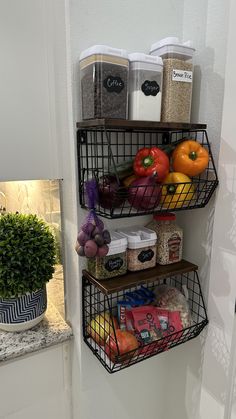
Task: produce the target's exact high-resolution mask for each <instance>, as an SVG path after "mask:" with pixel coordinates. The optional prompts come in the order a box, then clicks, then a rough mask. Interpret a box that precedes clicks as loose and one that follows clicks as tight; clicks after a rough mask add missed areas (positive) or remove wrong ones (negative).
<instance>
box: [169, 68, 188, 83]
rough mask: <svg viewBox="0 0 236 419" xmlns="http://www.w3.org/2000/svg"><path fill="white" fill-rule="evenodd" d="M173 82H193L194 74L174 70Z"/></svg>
mask: <svg viewBox="0 0 236 419" xmlns="http://www.w3.org/2000/svg"><path fill="white" fill-rule="evenodd" d="M172 81H183V82H185V83H192V82H193V72H192V71H185V70H172Z"/></svg>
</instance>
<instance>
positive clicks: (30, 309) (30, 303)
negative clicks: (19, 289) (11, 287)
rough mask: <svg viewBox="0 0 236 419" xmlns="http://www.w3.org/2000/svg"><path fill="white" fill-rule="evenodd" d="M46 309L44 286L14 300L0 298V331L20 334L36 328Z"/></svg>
mask: <svg viewBox="0 0 236 419" xmlns="http://www.w3.org/2000/svg"><path fill="white" fill-rule="evenodd" d="M46 309H47V291H46V286H45V287H44V288H42V289H40V290H37V291H34V292H32V293H26V294H24V295H21V296H18V297H15V298H9V299H6V298H0V329H2V330H4V331H7V332H21V331H23V330H27V329H30V328H32V327H33V326H36V325H37V324H38V323H39V322H40V321H41V320H42V319H43V317H44V314H45V311H46Z"/></svg>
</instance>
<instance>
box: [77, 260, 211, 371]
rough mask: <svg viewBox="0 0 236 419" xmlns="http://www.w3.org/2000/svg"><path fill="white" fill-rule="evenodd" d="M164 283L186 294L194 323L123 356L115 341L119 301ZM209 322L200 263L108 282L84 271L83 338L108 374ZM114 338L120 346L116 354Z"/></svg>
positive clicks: (165, 347)
mask: <svg viewBox="0 0 236 419" xmlns="http://www.w3.org/2000/svg"><path fill="white" fill-rule="evenodd" d="M161 284H167V285H169V286H172V287H176V288H178V290H180V291H181V292H182V293H184V294H185V296H186V297H187V300H188V304H189V309H190V312H191V325H190V326H189V327H186V328H183V329H181V330H178V332H174V333H173V332H172V331H171V330H169V331H168V333H165V336H163V337H161V338H159V339H158V340H154V341H152V342H151V343H147V344H142V346H140V347H139V348H138V349H135V350H131V351H128V352H126V353H123V354H122V355H121V354H120V353H119V347H118V345H117V340H116V329H117V327H118V326H117V321H116V318H117V301H120V300H122V299H124V295H125V293H126V292H127V291H134V290H138V289H139V288H140V287H141V286H145V287H147V288H148V289H150V290H153V289H154V287H156V286H158V285H161ZM104 313H107V314H106V315H104ZM207 323H208V319H207V314H206V309H205V304H204V301H203V296H202V292H201V287H200V283H199V277H198V273H197V266H196V265H193V264H191V263H189V262H187V261H181V262H179V263H175V264H173V265H169V266H166V267H163V266H162V267H161V266H157V267H155V268H153V269H148V270H146V271H141V272H135V273H130V274H127V275H125V276H122V277H119V278H116V279H113V280H107V281H97V280H96V279H95V278H94V277H92V276H91V275H90V274H89V273H88V272H87V271H83V335H84V341H85V343H86V344H87V345H88V347H89V348H90V349H91V351H92V352H93V353H94V355H95V356H96V357H97V358H98V360H99V361H100V362H101V364H102V365H103V366H104V367H105V368H106V370H107V371H108V372H109V373H114V372H116V371H119V370H121V369H124V368H127V367H129V366H131V365H133V364H136V363H138V362H141V361H143V360H145V359H147V358H150V357H152V356H154V355H157V354H159V353H161V352H164V351H167V350H169V349H171V348H174V347H175V346H177V345H181V344H182V343H185V342H187V341H189V340H190V339H193V338H195V337H196V336H198V335H199V334H200V333H201V331H202V330H203V328H204V327H205V326H206V325H207ZM109 335H112V336H113V339H112V340H111V339H107V337H108V336H109ZM105 340H106V341H107V343H106V342H105ZM114 341H115V346H116V347H117V350H116V351H115V356H114ZM111 343H113V352H112V353H113V356H112V357H111V356H108V355H107V354H111V351H110V350H111V348H110V347H109V345H110V344H111Z"/></svg>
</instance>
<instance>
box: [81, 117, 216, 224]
mask: <svg viewBox="0 0 236 419" xmlns="http://www.w3.org/2000/svg"><path fill="white" fill-rule="evenodd" d="M77 127H78V137H77V138H78V141H77V145H78V175H79V193H80V204H81V206H82V207H83V208H87V203H86V196H85V182H86V181H88V180H91V179H94V178H95V179H96V180H97V184H98V185H99V184H102V185H103V188H104V187H105V186H104V176H112V177H113V179H115V181H116V182H118V183H119V188H117V189H115V190H114V187H112V186H109V185H108V186H107V185H106V192H107V193H108V196H111V197H112V199H110V200H109V204H108V205H107V204H106V205H105V207H104V204H103V203H102V202H101V200H100V202H98V203H97V206H96V212H97V213H98V214H99V215H101V216H103V217H106V218H122V217H131V216H137V215H145V214H153V213H157V212H169V211H170V210H171V211H181V210H190V209H194V208H202V207H205V206H206V204H207V203H208V202H209V200H210V198H211V196H212V194H213V192H214V191H215V189H216V187H217V185H218V177H217V173H216V168H215V164H214V160H213V157H212V153H211V147H210V144H209V140H208V136H207V132H206V129H205V128H206V125H204V124H175V123H161V122H159V123H158V122H155V123H154V122H142V121H122V120H90V121H85V122H81V123H78V124H77ZM184 139H192V140H195V141H198V142H199V143H200V144H201V145H203V146H204V147H205V148H206V149H207V150H208V152H209V155H210V159H209V164H208V167H207V168H206V169H205V170H204V172H203V173H202V174H201V175H199V176H195V177H193V178H192V179H191V183H192V184H193V186H194V194H192V196H190V195H188V194H187V193H186V190H188V188H187V189H186V188H184V187H183V188H182V191H181V192H180V193H179V196H178V197H177V201H176V197H175V201H176V203H175V204H173V202H171V201H169V202H167V201H166V200H165V199H162V200H161V201H160V202H159V203H158V205H156V206H154V207H150V208H148V209H143V208H134V206H133V205H132V202H134V200H135V196H136V194H137V193H138V190H139V193H140V188H144V189H145V190H144V193H145V197H147V196H148V194H149V193H150V192H149V191H150V190H151V194H153V193H154V192H153V188H149V189H148V188H147V186H146V185H145V186H138V187H137V186H128V187H124V185H123V184H122V181H121V180H120V178H119V174H118V171H117V165H118V164H121V163H125V162H128V161H130V160H131V159H134V157H135V155H136V153H137V151H138V150H140V149H141V148H142V147H153V146H158V147H160V148H162V149H163V148H164V149H166V146H167V145H177V144H178V143H179V142H181V141H183V140H184ZM187 185H188V184H187V183H186V186H187ZM156 187H157V188H160V189H161V192H162V193H163V188H164V187H165V185H164V184H161V185H160V186H159V185H156ZM131 189H132V191H131ZM109 192H111V194H109ZM130 193H132V200H130V199H129V200H128V197H129V196H130ZM150 198H151V196H150Z"/></svg>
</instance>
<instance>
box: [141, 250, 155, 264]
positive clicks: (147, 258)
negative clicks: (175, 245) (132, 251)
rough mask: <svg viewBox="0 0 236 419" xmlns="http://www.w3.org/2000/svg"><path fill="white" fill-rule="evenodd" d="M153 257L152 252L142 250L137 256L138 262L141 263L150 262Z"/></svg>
mask: <svg viewBox="0 0 236 419" xmlns="http://www.w3.org/2000/svg"><path fill="white" fill-rule="evenodd" d="M153 256H154V252H153V250H152V249H148V250H142V252H140V253H139V255H138V260H139V261H140V262H141V263H145V262H149V261H150V260H152V258H153Z"/></svg>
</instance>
